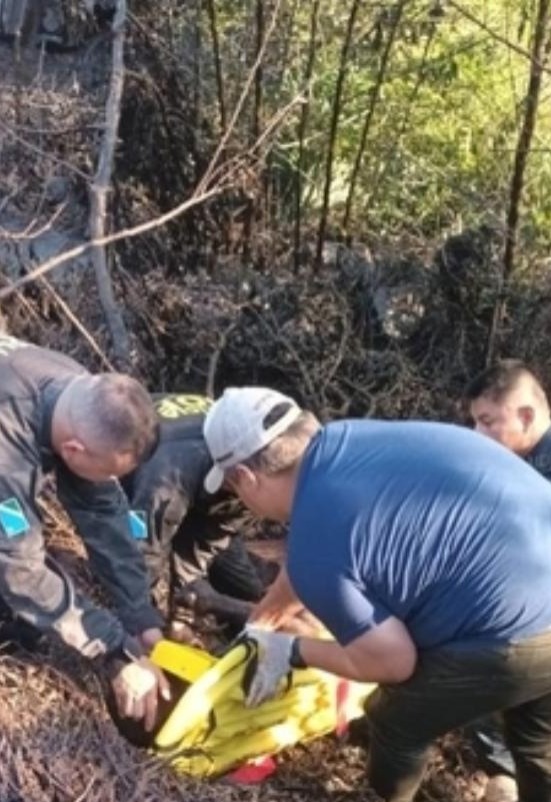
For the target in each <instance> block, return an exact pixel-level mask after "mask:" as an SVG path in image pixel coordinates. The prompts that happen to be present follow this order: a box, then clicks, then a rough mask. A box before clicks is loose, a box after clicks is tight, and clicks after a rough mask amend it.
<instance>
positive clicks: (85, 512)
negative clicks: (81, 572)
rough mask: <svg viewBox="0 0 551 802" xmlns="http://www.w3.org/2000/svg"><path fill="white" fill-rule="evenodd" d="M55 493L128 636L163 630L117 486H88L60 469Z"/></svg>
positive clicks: (124, 502)
mask: <svg viewBox="0 0 551 802" xmlns="http://www.w3.org/2000/svg"><path fill="white" fill-rule="evenodd" d="M57 492H58V496H59V499H60V501H61V502H62V504H63V505H64V507H65V508H66V510H67V512H68V513H69V515H70V516H71V519H72V521H73V522H74V524H75V526H76V528H77V529H78V532H79V534H80V535H81V537H82V539H83V541H84V543H85V545H86V549H87V551H88V555H89V558H90V563H91V565H92V569H93V571H94V574H95V575H96V576H97V578H98V579H99V581H100V582H101V583H102V585H103V586H104V587H105V589H106V590H107V592H108V593H109V594H110V596H111V598H112V599H113V601H114V603H115V606H116V608H117V613H118V615H119V617H120V619H121V621H122V623H123V625H124V627H125V629H126V631H127V632H129V633H130V634H131V635H135V634H138V633H140V632H143V631H144V630H146V629H149V628H151V627H160V626H161V625H162V618H161V616H160V615H159V613H158V612H157V611H156V610H155V608H154V607H153V606H152V604H151V603H150V600H149V579H148V576H147V571H146V567H145V563H144V558H143V555H142V554H141V552H140V550H139V548H138V546H137V544H136V542H135V540H134V539H133V538H132V535H131V533H130V521H129V508H128V504H127V500H126V497H125V495H124V493H123V491H122V489H121V487H120V485H119V483H118V482H116V481H112V482H101V483H100V482H98V483H93V482H88V481H86V480H84V479H80V478H79V477H77V476H75V475H74V474H71V473H70V472H69V471H68V470H67V469H66V468H65V466H63V465H62V464H61V465H60V466H59V467H58V470H57Z"/></svg>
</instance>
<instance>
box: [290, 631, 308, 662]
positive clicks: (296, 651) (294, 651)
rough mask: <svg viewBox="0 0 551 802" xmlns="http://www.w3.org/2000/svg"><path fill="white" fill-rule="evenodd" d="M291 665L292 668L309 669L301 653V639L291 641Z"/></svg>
mask: <svg viewBox="0 0 551 802" xmlns="http://www.w3.org/2000/svg"><path fill="white" fill-rule="evenodd" d="M289 665H290V666H291V668H307V667H308V666H307V663H306V661H305V659H304V657H303V656H302V654H301V651H300V638H297V637H295V638H293V640H292V641H291V653H290V655H289Z"/></svg>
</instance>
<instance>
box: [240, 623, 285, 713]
mask: <svg viewBox="0 0 551 802" xmlns="http://www.w3.org/2000/svg"><path fill="white" fill-rule="evenodd" d="M244 632H245V634H246V635H247V636H248V637H250V638H252V639H253V640H254V641H256V643H257V644H258V663H257V667H256V671H255V674H254V676H253V679H252V682H251V685H250V688H249V692H248V694H247V699H246V701H245V704H246V705H247V707H256V706H257V705H259V704H261V702H264V701H266V699H271V698H272V696H275V693H276V691H277V687H278V685H279V681H280V680H281V678H282V677H284V676H285V675H286V674H288V673H289V671H291V663H290V659H291V646H292V643H293V640H294V635H287V634H285V633H283V632H266V631H265V630H263V629H256V628H255V627H251V626H249V625H247V626H246V627H245V630H244Z"/></svg>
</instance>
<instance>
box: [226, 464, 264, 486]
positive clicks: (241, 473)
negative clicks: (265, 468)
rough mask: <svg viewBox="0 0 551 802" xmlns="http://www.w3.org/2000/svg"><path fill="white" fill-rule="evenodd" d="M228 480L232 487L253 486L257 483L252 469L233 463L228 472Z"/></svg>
mask: <svg viewBox="0 0 551 802" xmlns="http://www.w3.org/2000/svg"><path fill="white" fill-rule="evenodd" d="M228 482H229V484H230V485H231V486H233V488H234V489H237V488H240V489H245V490H247V489H249V488H254V487H256V485H257V484H258V478H257V476H256V474H255V472H254V471H251V469H250V468H248V467H247V466H246V465H234V466H233V468H231V471H229V472H228Z"/></svg>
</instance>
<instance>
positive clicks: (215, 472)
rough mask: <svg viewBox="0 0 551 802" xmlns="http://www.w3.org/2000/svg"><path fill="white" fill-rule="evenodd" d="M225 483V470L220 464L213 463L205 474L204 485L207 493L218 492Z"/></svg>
mask: <svg viewBox="0 0 551 802" xmlns="http://www.w3.org/2000/svg"><path fill="white" fill-rule="evenodd" d="M223 484H224V471H223V470H222V468H219V467H218V465H213V466H212V468H211V469H210V471H209V472H208V473H207V475H206V476H205V479H204V481H203V487H204V488H205V490H206V491H207V493H217V492H218V491H219V490H220V488H221V487H222V485H223Z"/></svg>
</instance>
